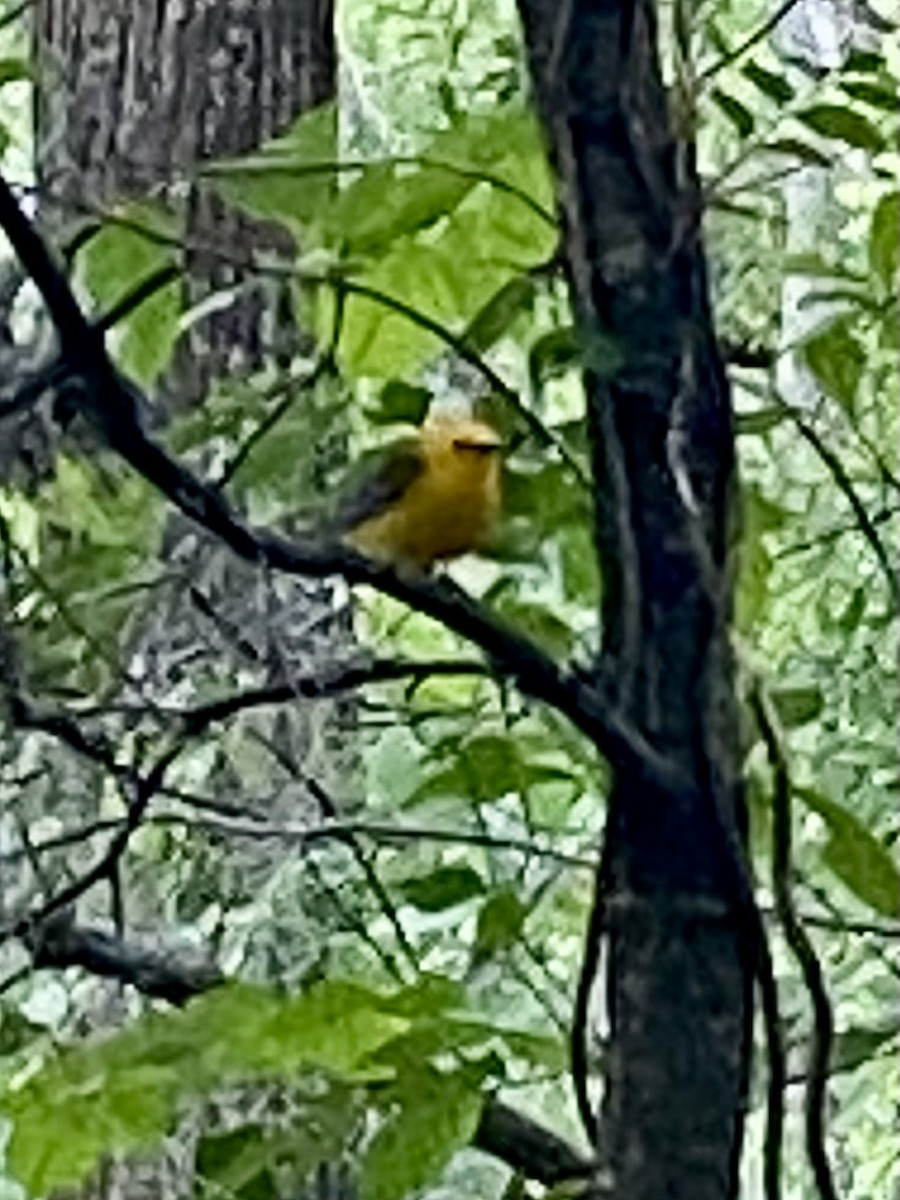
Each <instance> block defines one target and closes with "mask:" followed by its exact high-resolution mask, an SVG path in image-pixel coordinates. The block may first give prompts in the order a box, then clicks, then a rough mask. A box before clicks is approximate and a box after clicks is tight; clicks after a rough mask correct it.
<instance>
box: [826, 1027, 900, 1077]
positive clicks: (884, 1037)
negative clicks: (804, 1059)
mask: <svg viewBox="0 0 900 1200" xmlns="http://www.w3.org/2000/svg"><path fill="white" fill-rule="evenodd" d="M898 1033H900V1025H898V1023H897V1022H896V1021H894V1022H893V1023H892V1024H890V1025H884V1026H881V1027H878V1028H874V1029H873V1028H867V1027H865V1026H857V1027H854V1028H851V1029H845V1030H843V1031H842V1032H841V1033H838V1034H836V1035H835V1038H834V1044H833V1045H832V1048H831V1062H830V1064H829V1066H830V1069H831V1071H832V1073H833V1072H835V1071H852V1070H855V1068H856V1067H860V1066H862V1065H863V1063H867V1062H869V1061H871V1059H873V1058H875V1057H876V1055H878V1054H879V1053H881V1052H882V1051H883V1050H884V1049H885V1045H886V1043H889V1042H891V1041H892V1040H893V1039H895V1038H896V1037H897V1035H898Z"/></svg>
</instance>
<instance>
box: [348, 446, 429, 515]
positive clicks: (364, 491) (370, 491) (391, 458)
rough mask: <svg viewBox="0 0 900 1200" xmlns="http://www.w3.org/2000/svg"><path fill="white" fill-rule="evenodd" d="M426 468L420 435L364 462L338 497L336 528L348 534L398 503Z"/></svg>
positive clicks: (390, 447) (386, 449) (387, 448)
mask: <svg viewBox="0 0 900 1200" xmlns="http://www.w3.org/2000/svg"><path fill="white" fill-rule="evenodd" d="M424 469H425V460H424V458H423V456H422V447H421V445H420V443H419V439H418V438H403V439H401V440H400V441H397V442H394V443H392V444H391V445H390V446H387V447H386V448H385V449H384V450H383V451H381V452H380V453H379V454H378V456H377V457H376V458H375V459H374V461H370V462H367V463H364V464H363V465H362V467H361V469H360V473H359V476H358V477H357V478H356V479H354V480H352V481H351V483H350V484H349V486H348V487H347V489H346V490H345V491H344V493H343V494H342V495H341V497H340V499H339V500H338V505H337V509H336V511H335V514H334V527H335V530H336V532H338V533H347V532H349V530H351V529H355V528H356V527H357V526H358V525H361V524H362V523H363V521H368V520H369V519H370V518H371V517H377V516H379V515H380V514H381V513H383V512H384V511H385V510H386V509H388V508H390V507H391V505H392V504H395V503H396V502H397V501H398V500H399V499H400V497H401V496H402V495H403V494H404V492H405V491H406V490H407V488H408V487H409V486H410V484H411V483H412V482H413V481H414V480H415V479H417V478H418V477H419V476H420V475H421V474H422V472H423V471H424Z"/></svg>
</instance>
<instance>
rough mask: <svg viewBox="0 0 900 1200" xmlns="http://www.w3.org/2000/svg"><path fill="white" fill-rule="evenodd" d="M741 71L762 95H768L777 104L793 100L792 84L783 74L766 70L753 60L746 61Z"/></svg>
mask: <svg viewBox="0 0 900 1200" xmlns="http://www.w3.org/2000/svg"><path fill="white" fill-rule="evenodd" d="M741 71H742V72H743V74H744V75H746V77H747V78H748V79H749V80H750V82H751V83H752V84H754V85H755V86H756V87H758V88H759V90H760V91H761V92H762V93H763V95H765V96H769V97H770V98H771V99H772V100H774V101H775V102H776V103H777V104H788V103H790V101H791V100H793V98H794V88H793V85H792V84H790V83H788V81H787V79H786V78H785V76H784V75H782V74H776V72H774V71H768V70H766V68H765V67H761V66H760V65H759V63H755V62H749V63H746V64H745V65H744V66H743V67H742V68H741Z"/></svg>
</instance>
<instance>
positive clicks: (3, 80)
mask: <svg viewBox="0 0 900 1200" xmlns="http://www.w3.org/2000/svg"><path fill="white" fill-rule="evenodd" d="M34 78H35V71H34V67H33V66H32V64H31V63H30V62H29V61H28V59H27V58H0V88H2V87H5V86H6V84H8V83H21V82H23V81H24V80H33V79H34Z"/></svg>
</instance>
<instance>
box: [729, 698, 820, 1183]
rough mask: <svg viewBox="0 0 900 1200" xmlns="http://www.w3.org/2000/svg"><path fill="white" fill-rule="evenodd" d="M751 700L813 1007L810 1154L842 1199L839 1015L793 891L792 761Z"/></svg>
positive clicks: (791, 929) (781, 871)
mask: <svg viewBox="0 0 900 1200" xmlns="http://www.w3.org/2000/svg"><path fill="white" fill-rule="evenodd" d="M751 699H752V704H753V711H754V715H755V717H756V721H757V725H758V727H759V731H760V735H761V736H762V739H763V742H764V743H765V747H766V752H767V754H768V757H769V763H770V765H771V768H772V773H773V777H774V783H775V787H774V792H773V795H772V891H773V894H774V897H775V907H776V910H777V913H778V917H779V920H780V921H781V924H782V927H783V929H784V935H785V938H786V939H787V943H788V945H789V946H790V948H791V950H792V952H793V954H794V957H795V958H796V959H797V962H798V963H799V964H800V970H801V972H802V974H803V981H804V983H805V984H806V989H807V991H808V992H809V996H810V1000H811V1002H812V1007H813V1031H812V1037H811V1039H810V1049H809V1081H808V1084H807V1088H806V1103H805V1116H806V1153H807V1155H808V1157H809V1162H810V1166H811V1167H812V1171H813V1176H814V1178H815V1181H816V1187H817V1188H818V1190H819V1195H820V1196H821V1197H822V1200H838V1193H837V1189H836V1187H835V1183H834V1177H833V1175H832V1171H831V1164H830V1162H829V1160H828V1152H827V1150H826V1148H825V1108H826V1104H827V1100H828V1068H829V1058H830V1056H831V1043H832V1040H833V1035H834V1020H833V1016H832V1012H831V1003H830V1001H829V999H828V993H827V991H826V989H825V983H824V979H823V977H822V968H821V965H820V963H819V960H818V958H817V957H816V952H815V950H814V949H813V945H812V942H811V941H810V939H809V937H808V935H807V933H806V930H805V929H804V928H803V925H802V924H801V922H800V921H799V919H798V917H797V914H796V912H795V910H794V902H793V897H792V895H791V783H790V776H789V774H788V767H787V760H786V758H785V755H784V750H783V748H782V745H781V741H780V738H779V736H778V734H777V733H776V730H775V718H774V716H773V715H772V714H771V713H770V712H769V708H768V705H767V702H766V699H765V697H764V696H763V695H762V693H761V691H760V689H759V688H758V687H757V688H756V689H754V692H753V695H752V698H751Z"/></svg>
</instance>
